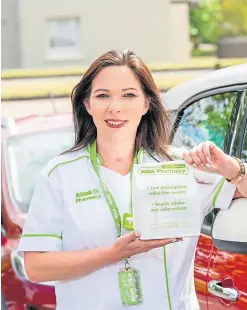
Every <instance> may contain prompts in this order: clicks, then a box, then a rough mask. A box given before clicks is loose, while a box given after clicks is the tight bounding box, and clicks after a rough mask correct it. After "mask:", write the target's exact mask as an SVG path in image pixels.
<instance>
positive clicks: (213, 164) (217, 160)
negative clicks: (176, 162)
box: [183, 141, 238, 175]
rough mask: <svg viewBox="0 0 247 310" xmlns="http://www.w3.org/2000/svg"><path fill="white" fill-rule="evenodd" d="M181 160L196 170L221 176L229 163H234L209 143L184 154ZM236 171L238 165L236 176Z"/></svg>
mask: <svg viewBox="0 0 247 310" xmlns="http://www.w3.org/2000/svg"><path fill="white" fill-rule="evenodd" d="M183 159H184V160H185V161H186V162H187V163H188V164H189V165H192V166H193V167H195V168H196V169H198V170H201V171H204V172H209V173H217V174H221V175H223V174H225V173H224V172H225V171H226V170H227V165H228V163H229V161H230V162H232V161H235V160H234V159H233V158H232V157H230V156H229V155H227V154H225V153H224V152H223V151H222V150H221V149H220V148H219V147H217V146H216V145H215V144H214V143H213V142H211V141H207V142H204V143H201V144H199V145H197V146H195V147H194V148H193V149H192V150H191V151H188V152H184V153H183ZM237 169H238V165H236V174H237V173H238V171H237Z"/></svg>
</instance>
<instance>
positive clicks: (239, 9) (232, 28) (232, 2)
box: [221, 0, 247, 36]
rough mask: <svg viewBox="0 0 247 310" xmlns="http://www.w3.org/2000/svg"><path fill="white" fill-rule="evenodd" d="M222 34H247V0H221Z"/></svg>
mask: <svg viewBox="0 0 247 310" xmlns="http://www.w3.org/2000/svg"><path fill="white" fill-rule="evenodd" d="M221 10H222V25H221V35H222V36H241V35H247V0H237V1H236V0H221Z"/></svg>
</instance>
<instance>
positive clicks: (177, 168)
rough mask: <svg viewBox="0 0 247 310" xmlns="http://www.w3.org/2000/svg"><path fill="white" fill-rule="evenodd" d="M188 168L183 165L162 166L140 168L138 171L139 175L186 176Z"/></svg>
mask: <svg viewBox="0 0 247 310" xmlns="http://www.w3.org/2000/svg"><path fill="white" fill-rule="evenodd" d="M188 171H189V170H188V168H187V167H186V165H185V164H163V165H158V166H150V167H142V168H140V169H139V170H138V173H139V174H141V175H160V174H163V175H186V174H188Z"/></svg>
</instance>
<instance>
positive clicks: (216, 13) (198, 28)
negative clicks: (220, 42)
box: [190, 0, 222, 47]
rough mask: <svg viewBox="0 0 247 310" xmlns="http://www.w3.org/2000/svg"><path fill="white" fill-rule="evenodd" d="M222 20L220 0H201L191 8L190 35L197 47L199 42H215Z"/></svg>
mask: <svg viewBox="0 0 247 310" xmlns="http://www.w3.org/2000/svg"><path fill="white" fill-rule="evenodd" d="M221 21H222V15H221V5H220V0H201V2H200V3H199V5H198V6H196V7H192V8H191V10H190V35H191V39H192V41H193V43H194V47H197V46H198V44H199V43H202V42H203V43H215V42H216V41H217V39H218V36H219V25H220V24H221Z"/></svg>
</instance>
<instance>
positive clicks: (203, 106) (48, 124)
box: [1, 65, 247, 310]
mask: <svg viewBox="0 0 247 310" xmlns="http://www.w3.org/2000/svg"><path fill="white" fill-rule="evenodd" d="M162 98H163V99H164V102H165V105H166V107H167V108H168V109H169V110H170V111H172V116H173V120H174V122H173V130H172V137H171V139H172V141H173V142H172V143H173V144H174V145H175V146H179V147H180V146H185V147H187V148H191V147H193V146H194V145H195V144H198V143H201V142H203V141H206V140H211V141H213V142H214V143H216V144H217V145H218V146H219V147H221V148H222V149H223V150H224V151H225V152H227V153H228V154H230V155H232V156H237V157H240V158H241V159H242V160H243V161H245V162H246V161H247V133H246V128H247V65H240V66H236V67H229V68H226V69H220V70H216V71H213V72H211V73H208V74H205V75H203V76H201V77H198V78H196V79H193V80H191V81H188V82H186V83H183V84H180V85H178V86H175V87H174V88H172V89H171V90H169V91H167V92H166V93H165V94H162ZM71 118H72V117H71V114H66V115H47V116H30V117H27V118H23V119H18V120H16V121H13V120H9V119H6V120H4V121H3V122H2V126H3V128H2V154H3V156H2V235H1V237H2V239H1V241H2V291H1V295H2V301H3V304H2V309H6V307H8V308H9V309H13V310H17V309H19V310H20V309H21V310H22V309H29V310H35V309H55V294H54V286H53V283H49V282H48V283H40V284H36V283H32V282H30V281H29V280H28V279H27V277H26V275H25V271H24V268H23V261H22V259H21V258H19V257H18V256H17V255H16V246H17V244H18V240H19V237H20V234H21V230H22V227H23V223H24V220H25V217H26V213H27V210H28V206H29V201H30V197H31V195H32V192H33V190H34V186H35V183H36V179H37V176H38V174H39V171H40V170H41V169H42V167H43V166H44V165H45V164H46V163H47V162H48V161H49V160H50V159H51V158H52V157H54V156H55V155H57V154H59V153H62V152H63V151H64V150H65V149H68V148H69V146H70V145H71V144H72V143H73V134H72V124H71ZM10 175H11V178H10ZM246 218H247V199H244V198H242V199H238V200H235V201H234V202H233V203H232V205H231V208H230V209H229V210H227V211H223V210H222V211H219V210H216V209H215V210H213V211H212V212H211V213H210V214H209V215H207V216H206V217H205V220H204V223H203V227H202V231H201V235H200V238H199V241H198V245H197V249H196V253H195V263H194V266H193V267H194V276H195V288H196V295H197V296H195V298H196V297H197V299H198V301H199V304H200V308H201V310H206V309H207V310H223V309H226V308H227V309H230V310H243V309H245V310H246V309H247V255H246V254H247V225H246ZM192 271H193V270H192ZM4 307H5V308H4Z"/></svg>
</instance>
